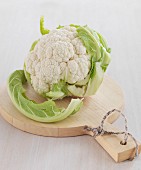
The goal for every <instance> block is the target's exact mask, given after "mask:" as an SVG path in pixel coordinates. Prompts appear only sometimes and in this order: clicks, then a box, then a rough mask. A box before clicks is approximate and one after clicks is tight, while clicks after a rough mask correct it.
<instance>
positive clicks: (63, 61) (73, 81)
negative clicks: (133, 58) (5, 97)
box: [7, 18, 110, 122]
mask: <svg viewBox="0 0 141 170" xmlns="http://www.w3.org/2000/svg"><path fill="white" fill-rule="evenodd" d="M40 30H41V33H42V37H41V38H40V39H39V40H37V41H35V42H34V43H33V44H32V46H31V49H30V52H29V53H28V55H27V57H26V59H25V63H24V70H16V71H15V72H13V73H12V74H11V75H10V77H9V79H8V81H7V82H8V93H9V96H10V98H11V100H12V102H13V104H14V105H15V107H16V108H17V109H18V110H19V111H20V112H21V113H22V114H24V115H25V116H27V117H28V118H30V119H33V120H35V121H39V122H57V121H61V120H63V119H65V118H67V117H68V116H70V115H72V114H74V113H76V112H78V111H79V109H80V108H81V106H82V104H83V102H82V99H83V98H82V99H79V98H77V99H71V101H70V103H69V105H68V107H67V108H58V107H57V106H56V104H55V102H54V101H53V100H56V99H61V98H63V97H65V96H75V97H85V96H90V95H93V94H95V92H96V91H97V89H98V88H99V86H100V84H101V83H102V80H103V75H104V72H105V71H106V69H107V66H108V65H109V63H110V54H109V53H110V49H109V48H108V46H107V44H106V41H105V39H104V38H103V37H102V35H100V34H99V33H97V32H96V31H94V30H93V29H90V28H89V27H87V26H79V25H73V24H71V25H69V26H59V27H58V28H57V29H55V30H52V31H50V30H47V29H45V28H44V19H43V18H41V20H40ZM26 81H28V82H29V83H30V84H31V85H32V87H33V88H34V90H35V91H36V92H37V93H38V94H40V95H42V96H44V97H46V98H48V100H47V101H45V102H43V103H36V102H35V101H33V100H30V99H29V98H28V97H27V96H26V89H25V88H24V86H23V84H24V83H26ZM50 99H51V100H50Z"/></svg>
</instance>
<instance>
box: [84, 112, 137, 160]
mask: <svg viewBox="0 0 141 170" xmlns="http://www.w3.org/2000/svg"><path fill="white" fill-rule="evenodd" d="M115 111H116V112H118V113H120V115H121V116H122V117H123V118H124V122H125V131H118V132H114V131H107V130H104V123H105V120H106V119H107V117H109V115H111V114H112V113H113V112H115ZM84 129H85V130H87V131H91V132H92V133H93V137H94V138H96V137H97V136H99V135H105V134H109V135H112V134H113V135H121V134H123V135H124V139H123V141H121V142H120V144H121V145H126V144H127V141H128V137H129V136H130V137H131V138H132V140H133V141H134V143H135V155H134V156H131V157H130V159H129V160H133V159H134V158H135V157H137V156H138V150H139V146H138V143H137V140H136V139H135V138H134V137H133V136H132V134H131V133H129V132H128V127H127V119H126V117H125V115H124V114H123V113H122V112H121V111H120V110H117V109H113V110H111V111H109V112H107V113H106V114H105V115H104V116H103V118H102V121H101V123H100V126H98V127H97V128H92V127H89V126H85V127H84Z"/></svg>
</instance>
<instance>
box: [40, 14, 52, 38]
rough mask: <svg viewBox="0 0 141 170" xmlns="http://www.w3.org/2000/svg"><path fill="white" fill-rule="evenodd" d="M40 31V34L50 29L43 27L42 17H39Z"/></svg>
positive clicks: (46, 32)
mask: <svg viewBox="0 0 141 170" xmlns="http://www.w3.org/2000/svg"><path fill="white" fill-rule="evenodd" d="M40 32H41V34H42V35H45V34H48V33H49V32H50V30H48V29H45V28H44V17H43V16H42V17H41V18H40Z"/></svg>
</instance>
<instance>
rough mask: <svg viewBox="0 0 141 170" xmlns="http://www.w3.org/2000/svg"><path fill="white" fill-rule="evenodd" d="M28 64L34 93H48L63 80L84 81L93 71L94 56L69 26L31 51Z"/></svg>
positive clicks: (51, 34) (45, 37)
mask: <svg viewBox="0 0 141 170" xmlns="http://www.w3.org/2000/svg"><path fill="white" fill-rule="evenodd" d="M25 65H26V71H27V72H28V73H29V74H30V76H31V84H32V86H33V88H34V90H35V91H36V92H38V93H47V92H49V91H50V90H51V87H52V85H53V84H54V83H58V82H60V80H65V81H66V82H67V83H69V84H74V83H76V82H79V81H81V80H84V79H85V77H86V76H87V75H88V73H89V70H90V55H88V54H87V53H86V47H85V46H84V45H83V43H82V41H81V40H80V39H79V38H78V35H77V31H76V28H75V27H71V26H65V27H64V28H62V29H56V30H53V31H50V33H49V34H46V35H43V36H42V37H41V38H40V40H39V41H38V43H37V44H36V45H35V48H34V49H33V50H32V51H30V52H29V54H28V56H27V58H26V60H25ZM66 75H69V76H66Z"/></svg>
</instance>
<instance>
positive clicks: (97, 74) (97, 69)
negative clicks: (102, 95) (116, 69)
mask: <svg viewBox="0 0 141 170" xmlns="http://www.w3.org/2000/svg"><path fill="white" fill-rule="evenodd" d="M103 76H104V71H103V69H102V68H101V66H100V63H98V62H96V63H95V65H94V76H93V77H92V78H90V80H89V82H88V86H87V90H86V93H85V95H84V96H91V95H94V94H95V93H96V91H97V90H98V88H99V86H100V85H101V83H102V80H103Z"/></svg>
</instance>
